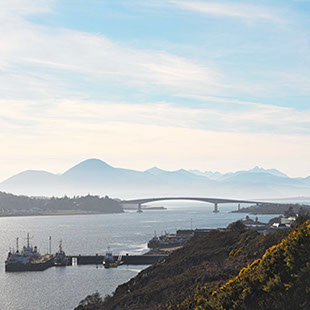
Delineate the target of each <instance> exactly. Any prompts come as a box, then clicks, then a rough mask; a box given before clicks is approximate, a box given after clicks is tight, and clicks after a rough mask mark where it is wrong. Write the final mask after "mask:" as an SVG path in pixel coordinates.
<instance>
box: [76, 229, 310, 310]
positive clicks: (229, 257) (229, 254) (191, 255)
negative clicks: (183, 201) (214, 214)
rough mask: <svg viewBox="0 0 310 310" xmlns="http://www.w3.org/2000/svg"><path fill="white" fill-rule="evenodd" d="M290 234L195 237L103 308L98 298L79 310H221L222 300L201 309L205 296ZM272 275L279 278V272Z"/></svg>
mask: <svg viewBox="0 0 310 310" xmlns="http://www.w3.org/2000/svg"><path fill="white" fill-rule="evenodd" d="M286 234H287V233H285V232H282V233H273V234H269V235H267V236H261V235H259V234H258V233H256V232H254V231H249V230H238V229H236V228H235V229H232V230H227V231H219V230H214V231H212V232H210V233H209V234H207V235H204V236H197V237H194V238H192V239H191V240H190V241H189V242H188V243H187V244H186V245H185V246H184V247H183V248H182V249H179V250H177V251H175V252H173V253H172V254H171V255H170V256H169V257H168V258H167V259H166V260H165V261H163V262H161V263H158V264H156V265H153V266H151V267H149V268H147V269H145V270H144V271H142V272H140V273H139V274H138V275H137V276H136V277H135V278H133V279H131V280H130V281H129V282H127V283H125V284H123V285H120V286H119V287H118V288H117V289H116V291H115V292H114V294H113V296H109V297H106V298H105V300H104V302H101V301H100V298H97V299H96V298H94V299H93V300H92V299H91V298H89V299H88V300H86V301H84V303H83V302H82V303H81V306H80V307H78V308H77V309H79V310H82V309H83V310H86V309H88V310H90V309H92V310H94V309H104V310H112V309H114V310H122V309H126V310H140V309H141V310H142V309H168V307H169V306H171V307H172V308H171V309H179V308H178V307H182V309H196V307H198V308H197V309H221V308H220V307H219V306H218V305H219V304H220V300H219V303H218V304H216V306H215V308H212V307H213V305H212V306H211V308H204V304H202V305H203V306H202V308H199V305H200V303H202V302H205V304H207V299H206V298H207V296H209V295H207V296H204V295H203V294H207V292H208V293H209V292H210V291H212V290H213V289H214V290H215V289H216V288H217V287H218V285H219V283H220V285H222V286H223V285H225V283H226V282H227V281H229V279H234V277H235V276H236V275H238V273H239V272H240V269H242V268H244V267H246V266H248V265H249V264H251V263H252V262H253V261H255V260H257V259H258V258H261V257H263V255H264V253H265V252H266V250H267V249H269V248H270V247H271V246H273V245H276V244H278V243H279V242H281V240H282V239H283V237H284V236H286ZM308 242H309V243H310V236H309V240H308ZM274 259H275V260H277V259H278V257H275V258H274ZM279 259H280V257H279ZM281 259H283V257H281ZM274 272H275V276H276V273H277V270H274ZM270 276H272V275H270ZM197 286H199V287H202V289H201V291H200V290H199V291H198V293H199V294H200V292H201V297H200V295H199V297H196V296H198V295H197V294H198V293H197V291H196V289H197ZM238 293H239V292H238ZM97 297H98V296H97ZM200 299H201V300H200ZM96 300H97V301H96ZM82 304H84V305H85V306H82ZM87 304H88V305H87ZM196 304H197V305H196ZM176 305H178V307H177V306H176ZM225 305H226V304H225ZM222 309H234V308H233V307H231V308H229V307H228V308H225V307H224V308H222ZM235 309H241V308H235ZM247 309H255V308H247Z"/></svg>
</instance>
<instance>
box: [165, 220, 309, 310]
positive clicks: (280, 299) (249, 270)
mask: <svg viewBox="0 0 310 310" xmlns="http://www.w3.org/2000/svg"><path fill="white" fill-rule="evenodd" d="M241 243H242V242H241ZM231 255H232V256H235V255H239V251H238V250H237V251H232V252H231ZM171 309H181V310H185V309H197V310H201V309H208V310H215V309H223V310H224V309H240V310H242V309H260V310H264V309H266V310H267V309H279V310H280V309H281V310H283V309H292V310H293V309H294V310H295V309H310V222H309V221H308V222H305V223H304V224H302V225H300V226H298V227H297V228H295V229H294V230H293V231H292V232H291V233H290V234H289V235H288V236H287V237H286V238H284V239H283V240H282V242H280V243H279V244H278V245H274V246H271V247H270V248H269V249H268V250H267V251H266V253H265V254H264V255H263V257H262V258H261V259H257V260H255V261H254V262H252V263H251V264H250V265H249V266H248V267H246V268H243V269H242V270H241V271H240V272H239V274H238V275H237V276H236V277H234V278H233V279H231V280H229V281H227V282H226V283H224V284H218V285H217V286H216V288H215V287H212V286H209V285H208V284H206V285H204V286H202V287H197V289H196V292H195V294H194V296H191V297H189V298H187V299H186V300H185V301H183V302H182V303H180V304H178V305H176V306H172V307H171Z"/></svg>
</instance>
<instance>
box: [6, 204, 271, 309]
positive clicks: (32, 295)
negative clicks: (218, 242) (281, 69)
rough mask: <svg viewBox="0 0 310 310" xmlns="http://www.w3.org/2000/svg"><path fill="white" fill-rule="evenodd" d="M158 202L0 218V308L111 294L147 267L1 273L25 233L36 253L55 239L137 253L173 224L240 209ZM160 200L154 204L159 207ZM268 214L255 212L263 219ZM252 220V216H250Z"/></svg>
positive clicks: (71, 250) (211, 222) (88, 248)
mask: <svg viewBox="0 0 310 310" xmlns="http://www.w3.org/2000/svg"><path fill="white" fill-rule="evenodd" d="M161 204H163V205H165V206H166V207H167V210H149V211H144V212H143V213H137V212H136V211H130V212H125V213H122V214H101V215H68V216H31V217H3V218H0V292H1V293H0V309H1V310H42V309H46V310H54V309H62V310H72V309H74V308H75V307H76V306H77V305H78V304H79V302H80V301H81V300H82V299H84V298H85V297H86V296H87V295H89V294H92V293H94V292H96V291H98V292H99V293H100V294H101V296H103V297H104V296H105V295H106V294H111V293H112V292H113V291H114V290H115V288H116V287H117V286H118V285H119V284H122V283H124V282H126V281H128V280H129V279H130V278H132V277H134V276H135V275H136V274H137V273H138V272H139V271H141V270H142V269H143V268H146V267H147V266H120V267H118V268H113V269H104V268H102V266H95V265H88V266H70V267H58V268H56V267H52V268H49V269H47V270H45V271H40V272H23V273H21V272H19V273H6V272H5V271H4V261H5V259H6V257H7V253H8V250H9V248H10V247H11V248H13V247H14V248H16V245H15V242H16V237H19V245H20V248H21V247H22V246H23V245H24V244H25V242H26V240H25V237H26V235H27V233H28V232H29V233H30V236H32V237H33V238H32V239H31V243H32V245H33V246H34V245H36V246H37V247H38V249H39V251H40V253H42V254H43V253H46V252H47V251H48V248H49V243H48V238H49V236H51V237H52V252H53V253H55V252H56V251H57V250H58V245H59V241H60V240H62V244H63V248H64V250H65V252H66V253H67V254H68V255H79V254H81V255H82V254H89V255H96V254H97V253H98V254H104V253H105V251H106V250H107V248H108V247H110V249H111V250H112V251H113V253H114V254H118V253H120V254H125V253H129V254H142V253H145V252H146V251H147V242H148V241H149V240H150V239H151V238H152V237H153V236H154V233H155V232H156V234H157V235H160V234H163V233H165V232H169V233H175V232H176V230H177V229H190V228H191V227H192V228H193V229H195V228H219V227H226V226H227V225H228V224H229V223H231V222H233V221H236V220H238V219H241V218H245V216H246V214H238V213H230V212H229V211H231V210H233V209H236V208H237V206H236V205H219V208H220V211H221V212H220V213H213V212H212V209H213V206H212V205H210V204H205V203H198V202H197V203H192V202H187V203H184V202H169V203H164V202H162V203H161ZM161 204H158V203H157V204H154V206H156V205H157V206H159V205H161ZM272 217H274V215H260V216H258V219H259V221H262V222H267V221H268V220H269V219H270V218H272ZM252 218H253V219H254V216H252Z"/></svg>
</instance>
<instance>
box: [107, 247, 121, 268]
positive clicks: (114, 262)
mask: <svg viewBox="0 0 310 310" xmlns="http://www.w3.org/2000/svg"><path fill="white" fill-rule="evenodd" d="M103 264H104V268H116V267H118V266H119V265H121V264H122V256H121V255H120V256H119V257H118V259H116V258H115V257H114V256H113V254H112V252H111V251H110V248H109V247H108V251H107V252H106V254H105V256H104V262H103Z"/></svg>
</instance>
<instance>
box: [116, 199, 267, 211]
mask: <svg viewBox="0 0 310 310" xmlns="http://www.w3.org/2000/svg"><path fill="white" fill-rule="evenodd" d="M164 200H191V201H202V202H208V203H213V204H214V210H213V212H215V213H217V212H219V209H218V205H219V204H220V203H251V204H253V203H254V204H256V205H259V204H263V203H266V202H262V201H253V200H238V199H223V198H206V197H160V198H142V199H131V200H122V201H121V203H122V204H135V205H138V210H141V205H142V204H145V203H149V202H156V201H164Z"/></svg>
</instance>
